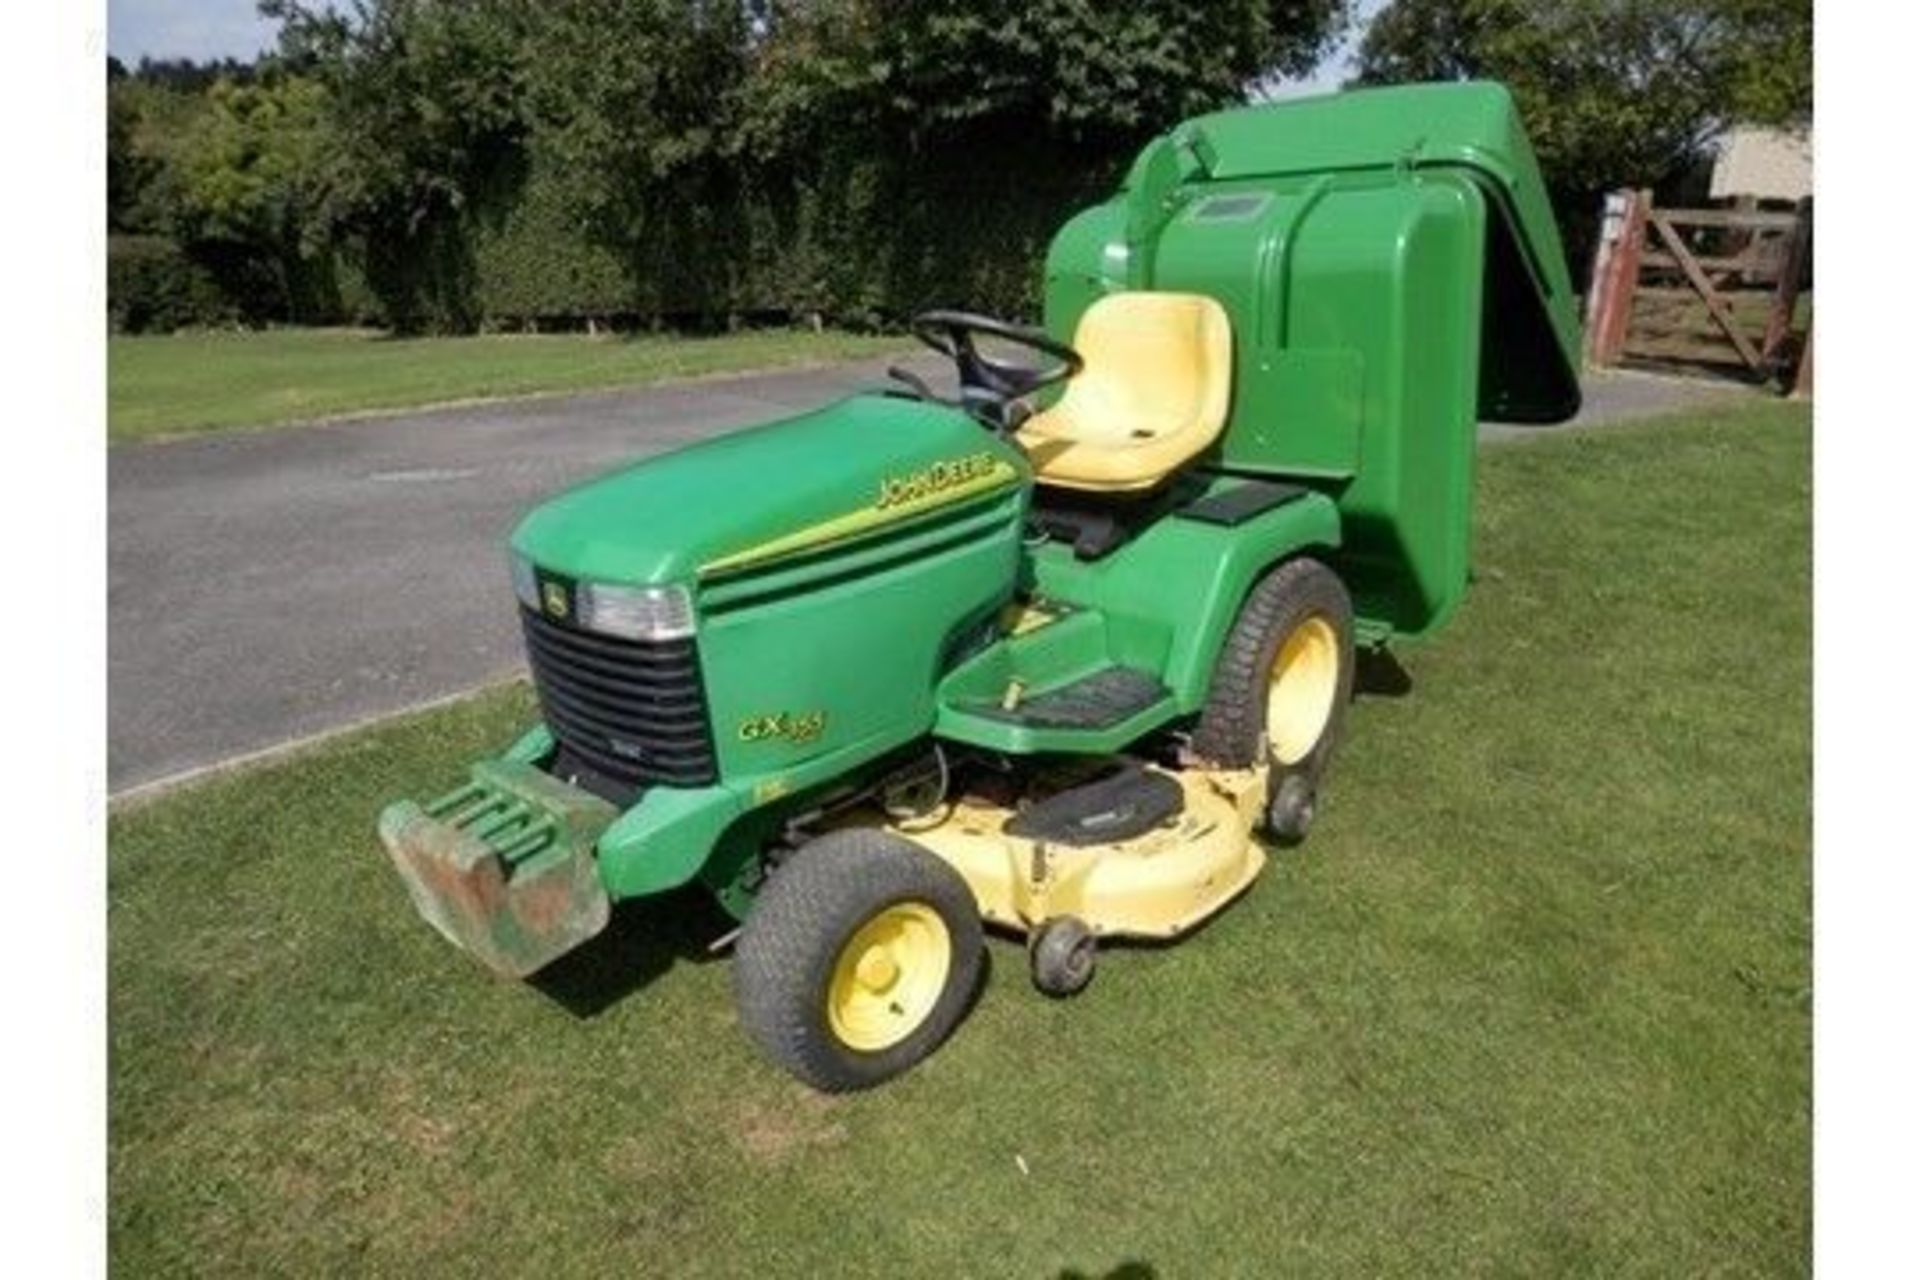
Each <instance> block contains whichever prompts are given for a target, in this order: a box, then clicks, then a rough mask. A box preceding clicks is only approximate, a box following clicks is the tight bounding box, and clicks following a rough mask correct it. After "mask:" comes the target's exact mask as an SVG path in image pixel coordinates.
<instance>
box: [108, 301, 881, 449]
mask: <svg viewBox="0 0 1920 1280" xmlns="http://www.w3.org/2000/svg"><path fill="white" fill-rule="evenodd" d="M904 345H911V343H910V342H908V340H906V339H902V338H900V337H898V336H894V337H885V336H872V335H861V334H850V333H812V332H808V331H804V330H798V329H755V330H747V331H743V332H740V333H734V334H728V335H725V336H722V337H712V338H689V337H666V336H661V337H653V336H643V337H589V336H587V335H585V334H546V335H530V334H491V335H484V336H480V337H471V338H391V337H387V336H385V335H382V334H379V333H374V332H370V331H367V330H359V329H275V330H268V331H265V332H260V333H188V334H168V335H165V336H158V337H129V336H126V335H116V336H114V337H111V338H109V339H108V340H107V431H108V435H109V436H110V438H111V439H112V440H114V441H115V442H125V441H131V440H147V439H153V438H155V437H159V436H167V435H178V434H183V433H186V432H192V431H211V430H218V429H221V428H233V427H259V426H272V425H275V424H279V423H286V422H298V421H307V420H311V419H314V418H325V417H333V416H337V415H341V414H351V413H365V412H372V411H376V410H382V409H400V408H406V407H409V406H414V405H423V404H433V403H439V402H444V401H449V400H471V399H481V398H486V397H493V396H513V395H527V394H532V393H535V392H542V391H585V390H591V389H593V388H596V387H618V386H635V385H641V384H645V383H650V382H658V381H661V380H663V379H667V378H685V377H693V376H697V375H700V374H710V373H724V372H732V371H736V370H743V369H755V368H764V367H775V366H783V365H798V364H810V363H816V362H820V361H827V360H842V359H848V358H851V357H855V356H868V355H877V354H880V353H883V352H889V351H897V350H902V349H904Z"/></svg>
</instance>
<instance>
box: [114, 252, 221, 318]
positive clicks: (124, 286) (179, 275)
mask: <svg viewBox="0 0 1920 1280" xmlns="http://www.w3.org/2000/svg"><path fill="white" fill-rule="evenodd" d="M240 313H241V308H240V307H239V306H238V305H237V304H236V303H235V301H234V300H233V299H232V298H231V297H229V296H228V294H227V292H226V290H225V289H223V288H221V285H220V281H219V280H218V279H217V278H216V277H215V276H214V274H213V272H212V271H210V270H208V269H207V268H206V267H204V266H202V265H201V264H199V263H197V262H195V261H193V259H191V258H189V257H188V256H187V255H186V253H185V252H184V251H183V250H182V249H181V248H180V246H179V245H177V244H175V243H174V242H173V241H172V240H169V239H167V238H166V237H164V236H108V237H107V319H108V322H109V323H110V324H111V325H112V326H113V328H114V329H115V330H117V331H120V332H122V333H165V332H168V331H169V330H173V329H179V328H186V327H191V326H211V325H226V324H233V323H235V322H237V321H238V320H239V319H240Z"/></svg>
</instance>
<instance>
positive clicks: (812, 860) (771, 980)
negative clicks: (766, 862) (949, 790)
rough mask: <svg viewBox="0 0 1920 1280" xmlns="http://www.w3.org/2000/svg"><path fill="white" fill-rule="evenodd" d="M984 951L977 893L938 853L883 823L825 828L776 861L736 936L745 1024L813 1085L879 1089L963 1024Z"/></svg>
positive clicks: (737, 992) (737, 984)
mask: <svg viewBox="0 0 1920 1280" xmlns="http://www.w3.org/2000/svg"><path fill="white" fill-rule="evenodd" d="M984 946H985V941H984V937H983V934H982V930H981V924H980V911H979V907H978V905H977V904H976V903H975V902H974V898H973V893H972V891H971V890H969V889H968V888H967V883H966V881H965V880H962V879H961V878H960V875H959V873H958V872H956V871H954V870H953V868H951V867H949V866H948V865H947V864H946V863H944V862H942V861H941V860H940V859H939V858H937V857H935V856H934V855H933V854H931V853H929V852H927V851H926V850H925V849H922V848H921V847H920V846H918V845H916V844H914V843H912V842H911V841H908V840H904V839H901V838H900V837H898V836H894V835H890V834H888V833H886V832H882V831H867V830H849V831H838V832H834V833H832V834H829V835H825V836H821V837H820V838H819V839H817V840H813V841H811V842H809V843H808V844H806V845H804V846H803V847H802V848H801V849H800V850H799V851H798V852H796V853H795V854H793V856H791V857H790V858H788V859H787V860H786V861H784V862H782V863H781V864H780V866H779V869H778V870H776V871H775V872H774V873H773V875H772V877H771V878H769V879H768V881H767V883H766V885H765V886H764V887H763V888H762V889H761V890H760V895H759V898H758V899H757V900H756V901H755V902H754V905H753V910H752V912H751V913H750V914H749V915H748V917H747V921H746V925H745V926H744V927H743V928H742V930H741V933H740V943H739V947H738V949H737V952H736V954H735V958H734V967H733V981H734V996H735V999H736V1001H737V1003H738V1005H739V1010H740V1022H741V1025H742V1026H743V1027H745V1028H746V1030H747V1034H748V1035H749V1036H751V1037H752V1038H753V1040H754V1041H755V1042H756V1043H757V1044H758V1045H759V1046H760V1048H761V1049H762V1050H763V1051H764V1052H765V1053H766V1054H767V1056H768V1057H770V1058H772V1059H773V1060H774V1061H775V1062H776V1063H778V1064H779V1065H780V1066H782V1067H784V1068H786V1069H787V1070H788V1071H790V1072H791V1073H793V1074H794V1075H795V1076H797V1077H799V1078H800V1079H801V1080H803V1081H805V1082H806V1083H808V1084H810V1085H812V1086H814V1087H815V1088H817V1089H822V1090H826V1091H828V1092H833V1093H837V1092H842V1091H845V1090H850V1089H865V1088H870V1087H872V1086H873V1085H877V1084H880V1083H882V1082H883V1081H886V1080H889V1079H892V1078H893V1077H894V1076H897V1075H899V1074H900V1073H901V1072H903V1071H906V1070H907V1069H908V1068H910V1067H912V1066H914V1065H915V1064H916V1063H918V1062H919V1061H920V1060H921V1059H923V1058H925V1057H926V1056H927V1055H928V1054H930V1053H932V1052H933V1051H934V1050H935V1049H936V1048H938V1047H939V1046H940V1044H941V1042H942V1041H944V1040H945V1039H946V1038H947V1036H948V1035H949V1034H950V1033H951V1032H952V1031H953V1029H954V1027H955V1026H957V1025H958V1024H959V1021H960V1019H961V1017H962V1016H963V1015H964V1014H965V1013H966V1010H967V1004H968V1001H969V1000H970V999H971V998H972V995H973V991H974V987H975V986H976V984H977V983H978V982H979V978H980V965H981V956H982V951H983V949H984Z"/></svg>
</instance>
